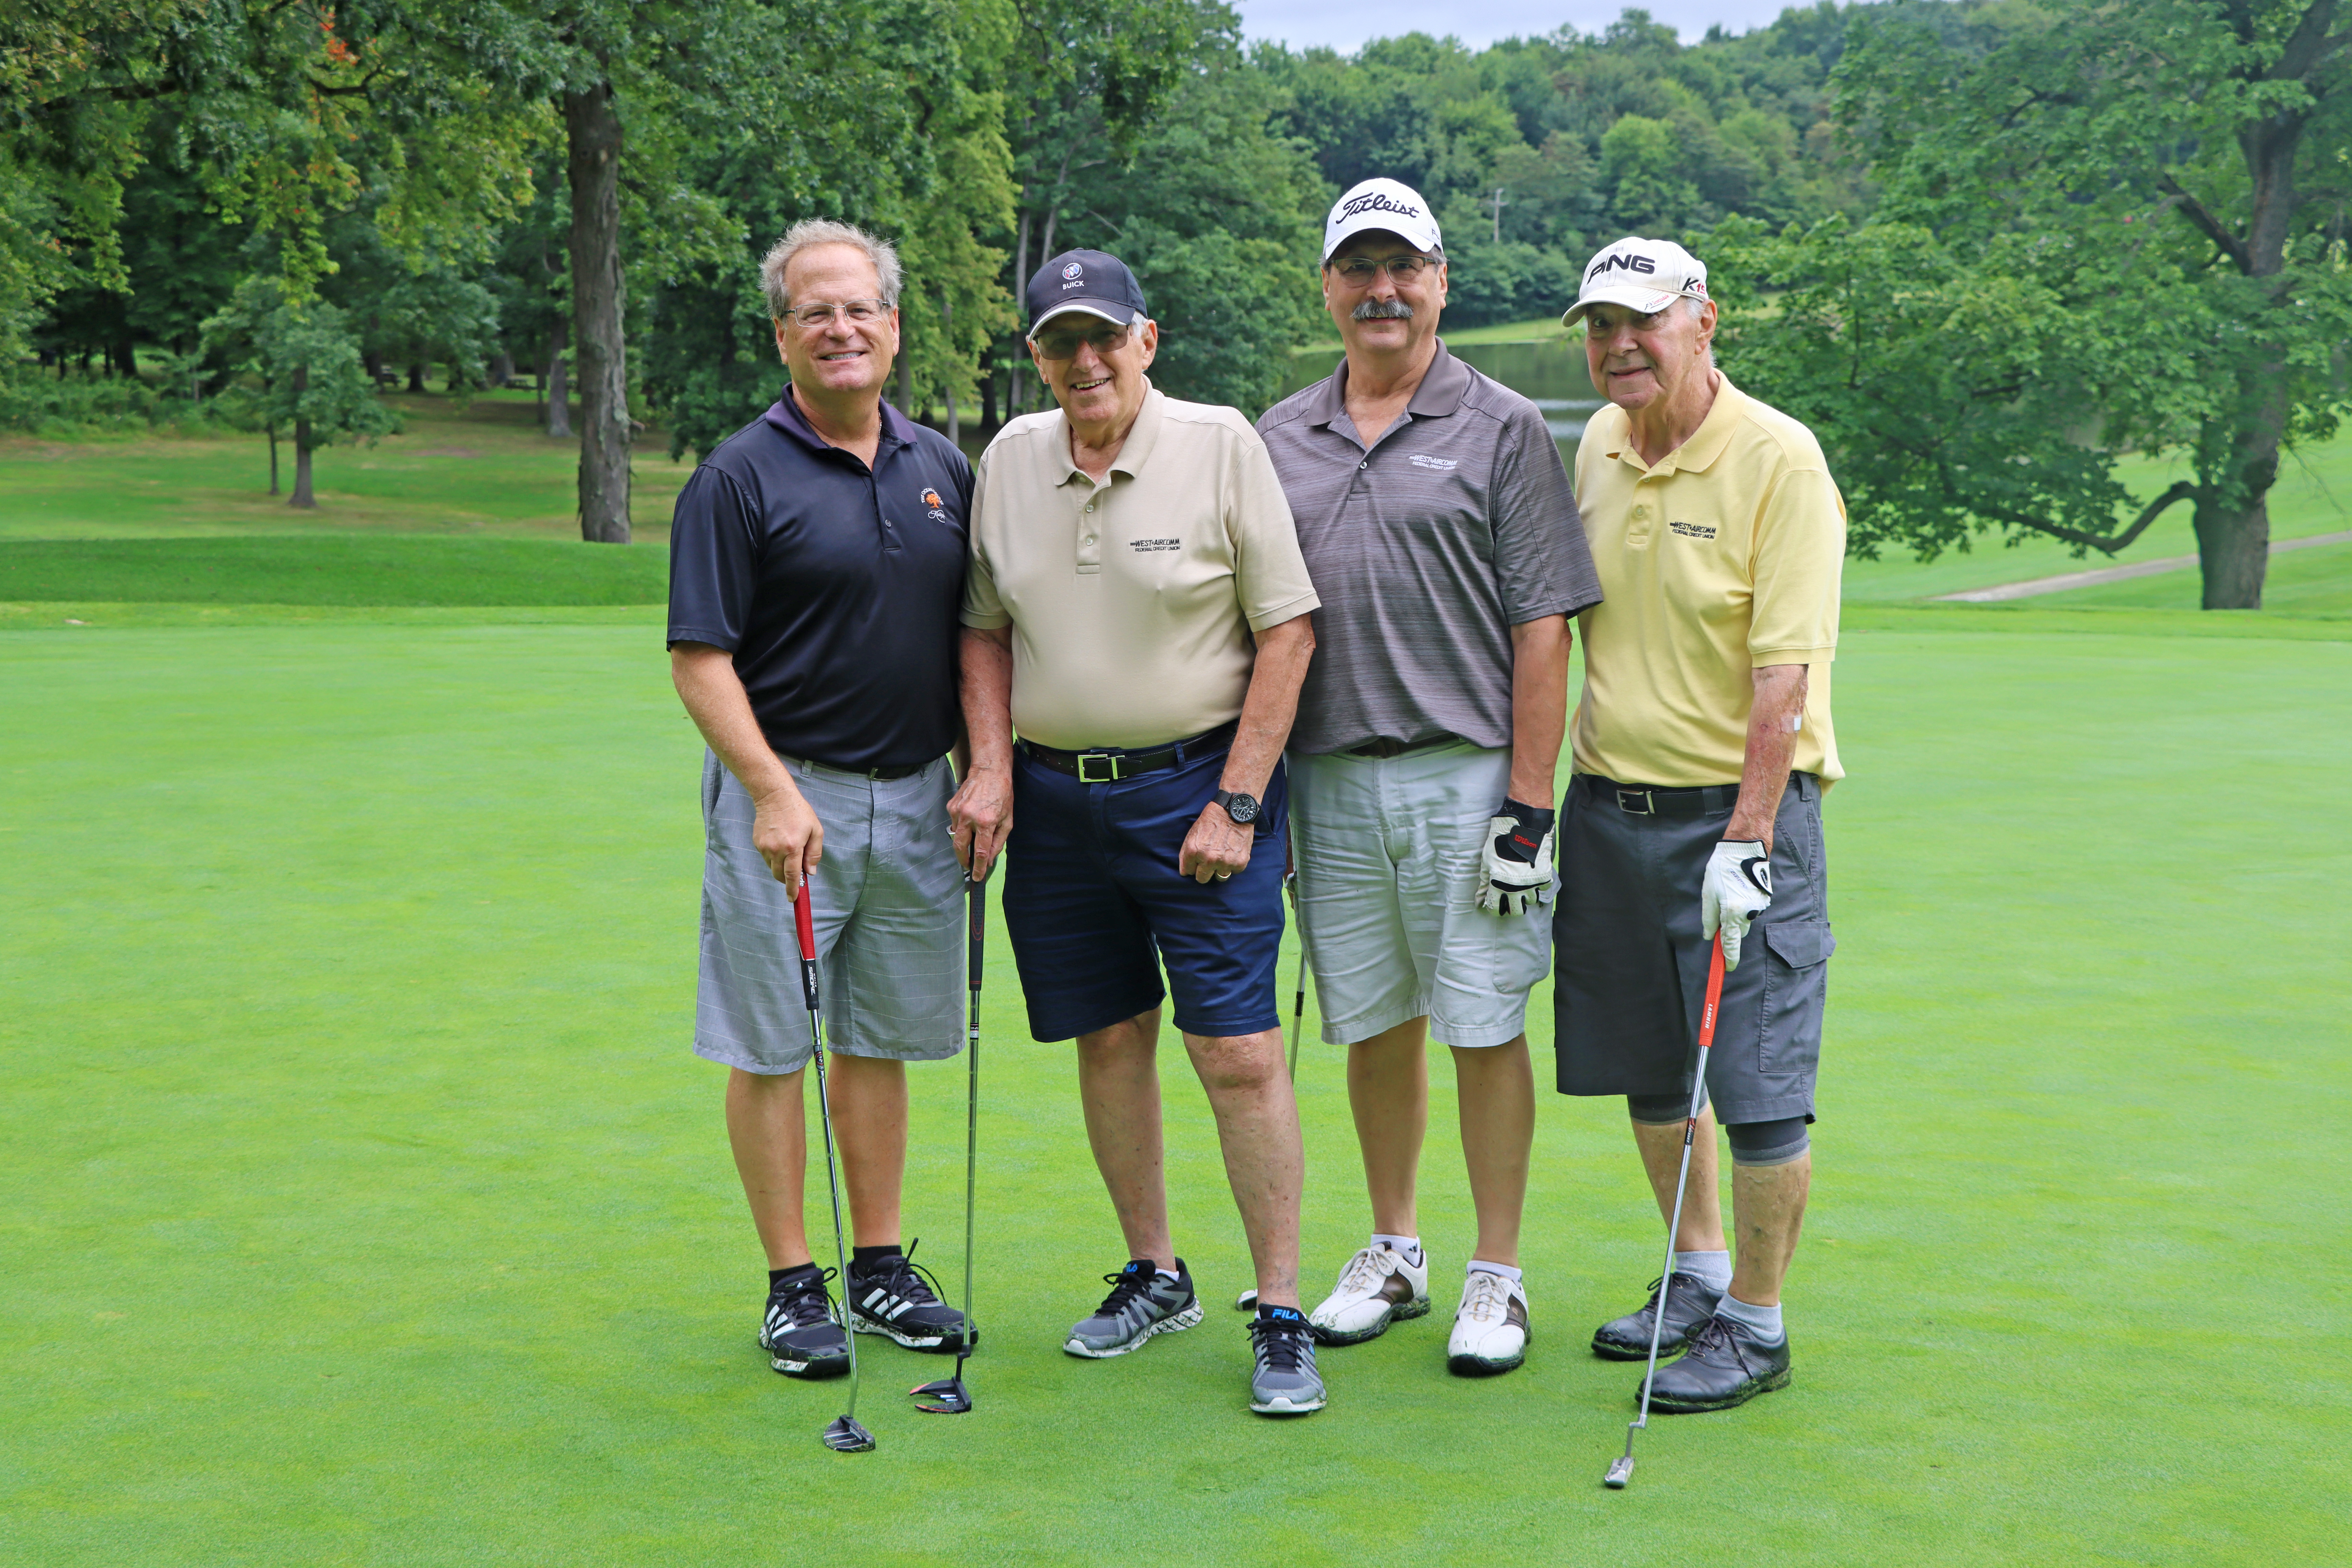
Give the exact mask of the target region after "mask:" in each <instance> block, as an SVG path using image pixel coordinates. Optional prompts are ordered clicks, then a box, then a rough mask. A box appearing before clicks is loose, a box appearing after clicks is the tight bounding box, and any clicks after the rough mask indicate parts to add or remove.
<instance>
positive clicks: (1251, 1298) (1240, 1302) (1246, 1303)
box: [1234, 1288, 1257, 1312]
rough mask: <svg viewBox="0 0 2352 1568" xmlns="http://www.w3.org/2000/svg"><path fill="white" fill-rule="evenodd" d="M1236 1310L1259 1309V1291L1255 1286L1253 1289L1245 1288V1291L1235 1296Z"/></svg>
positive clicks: (1253, 1310)
mask: <svg viewBox="0 0 2352 1568" xmlns="http://www.w3.org/2000/svg"><path fill="white" fill-rule="evenodd" d="M1256 1310H1257V1291H1256V1289H1255V1288H1253V1289H1247V1290H1244V1291H1243V1292H1242V1293H1241V1294H1240V1295H1238V1296H1236V1297H1234V1311H1236V1312H1255V1311H1256Z"/></svg>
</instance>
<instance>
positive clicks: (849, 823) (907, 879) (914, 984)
mask: <svg viewBox="0 0 2352 1568" xmlns="http://www.w3.org/2000/svg"><path fill="white" fill-rule="evenodd" d="M790 765H791V767H792V770H793V784H797V785H798V786H799V787H800V792H801V794H802V795H803V797H805V798H806V799H807V801H808V803H809V805H810V808H811V809H813V810H814V812H815V813H816V819H817V821H819V822H820V823H822V824H824V858H821V859H820V860H818V862H817V866H816V870H815V872H814V874H812V875H811V876H810V878H809V898H810V900H811V906H812V907H811V913H812V914H813V915H814V923H815V926H816V951H817V984H818V987H819V989H820V992H821V995H820V997H819V1000H821V1001H822V1002H823V1003H824V1028H825V1038H826V1040H827V1042H828V1043H829V1044H830V1046H831V1047H832V1049H833V1050H834V1051H835V1054H837V1055H841V1056H851V1057H883V1058H891V1059H895V1060H898V1061H938V1060H940V1059H941V1058H947V1057H951V1056H953V1055H955V1054H956V1051H957V1050H958V1049H959V1048H960V1047H961V1046H962V1045H963V1038H964V1016H963V1011H964V996H965V991H964V977H963V961H964V933H963V924H964V912H963V887H964V876H963V868H962V867H961V866H960V865H958V864H957V862H956V858H955V849H954V847H953V846H952V845H951V844H950V843H949V841H948V795H949V794H950V791H951V789H952V787H953V784H954V780H953V778H952V776H951V773H952V770H951V769H950V767H949V765H948V761H947V759H946V758H945V757H941V758H940V760H939V761H937V762H935V763H931V764H930V765H929V767H927V768H925V769H924V770H923V771H922V772H920V773H912V774H909V775H908V777H906V778H903V779H869V778H867V777H866V776H865V775H864V774H863V773H843V772H840V771H839V770H837V769H834V768H828V767H824V766H822V765H820V764H818V763H801V762H794V763H791V764H790ZM754 815H755V813H754V811H753V809H752V805H751V796H750V795H746V794H745V793H744V790H743V785H742V783H741V781H740V780H738V779H737V778H736V777H735V775H734V774H733V773H729V772H728V771H727V770H726V768H724V767H723V766H721V765H720V764H719V759H718V758H717V757H716V756H714V755H712V754H711V753H710V752H704V753H703V758H702V822H703V833H704V846H705V847H704V853H703V861H702V965H701V972H700V974H699V976H698V984H697V986H696V993H695V1008H694V1054H695V1055H696V1056H698V1057H703V1058H708V1059H709V1060H711V1061H714V1062H723V1063H725V1064H726V1065H727V1066H729V1067H734V1068H742V1069H743V1070H744V1071H745V1072H756V1073H793V1072H798V1071H799V1070H800V1069H801V1068H803V1067H806V1066H807V1065H808V1059H809V1016H808V1005H807V1004H806V1002H804V1001H803V998H802V996H801V970H800V943H799V941H798V939H797V938H796V937H795V936H794V934H793V904H792V900H790V899H787V898H786V897H784V885H783V884H782V882H779V881H777V880H776V879H775V876H774V874H773V873H772V872H771V871H770V870H769V869H768V863H767V861H765V860H763V859H761V858H760V852H759V851H758V850H756V849H754V848H752V847H751V822H752V818H753V816H754Z"/></svg>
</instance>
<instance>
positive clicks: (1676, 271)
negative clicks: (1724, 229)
mask: <svg viewBox="0 0 2352 1568" xmlns="http://www.w3.org/2000/svg"><path fill="white" fill-rule="evenodd" d="M1706 297H1707V293H1706V262H1704V261H1701V260H1700V259H1699V258H1697V257H1696V256H1693V255H1692V254H1691V253H1690V252H1689V251H1687V250H1685V249H1684V248H1683V247H1681V246H1679V245H1676V244H1675V242H1674V241H1673V240H1671V239H1643V238H1642V237H1640V236H1638V235H1628V236H1627V237H1625V238H1623V239H1621V240H1619V241H1618V242H1617V243H1616V244H1614V245H1611V246H1605V247H1602V248H1601V250H1600V251H1598V252H1596V253H1595V254H1594V256H1593V258H1592V259H1591V261H1590V262H1587V263H1586V264H1585V268H1584V289H1583V292H1581V293H1580V294H1578V295H1577V297H1576V303H1575V304H1573V305H1570V307H1569V308H1568V310H1567V313H1566V314H1564V315H1562V316H1561V317H1560V319H1559V324H1560V325H1561V326H1563V327H1572V326H1574V325H1576V323H1577V322H1578V321H1580V320H1581V319H1582V318H1583V316H1584V313H1585V312H1586V311H1587V310H1591V309H1592V307H1593V306H1595V305H1622V306H1624V307H1625V308H1626V309H1627V310H1633V311H1635V312H1637V313H1639V314H1641V315H1644V316H1649V315H1654V314H1656V313H1657V312H1658V311H1660V310H1664V309H1665V308H1666V307H1667V306H1668V305H1671V304H1673V303H1674V302H1675V300H1684V299H1689V300H1704V299H1706Z"/></svg>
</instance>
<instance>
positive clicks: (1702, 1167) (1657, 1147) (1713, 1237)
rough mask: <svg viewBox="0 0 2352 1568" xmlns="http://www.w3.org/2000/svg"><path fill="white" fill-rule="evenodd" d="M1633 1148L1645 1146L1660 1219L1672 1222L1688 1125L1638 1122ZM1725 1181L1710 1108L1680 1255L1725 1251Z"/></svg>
mask: <svg viewBox="0 0 2352 1568" xmlns="http://www.w3.org/2000/svg"><path fill="white" fill-rule="evenodd" d="M1633 1142H1635V1143H1637V1144H1639V1145H1640V1146H1641V1150H1642V1164H1643V1168H1644V1169H1645V1170H1647V1171H1648V1172H1649V1174H1650V1191H1651V1192H1653V1193H1654V1194H1657V1199H1658V1217H1659V1218H1660V1219H1666V1218H1669V1217H1671V1216H1672V1215H1673V1214H1674V1210H1675V1173H1676V1172H1677V1171H1679V1170H1680V1169H1681V1168H1682V1162H1683V1124H1682V1123H1681V1122H1679V1121H1671V1122H1668V1123H1666V1124H1665V1125H1664V1126H1653V1125H1651V1124H1650V1123H1648V1122H1644V1121H1636V1122H1634V1123H1633ZM1720 1180H1721V1178H1720V1176H1719V1174H1718V1167H1717V1164H1716V1159H1715V1110H1714V1108H1713V1107H1712V1106H1710V1107H1708V1108H1707V1109H1706V1110H1702V1111H1700V1112H1699V1115H1698V1131H1697V1132H1696V1134H1695V1135H1694V1141H1693V1142H1692V1144H1691V1168H1690V1189H1689V1191H1688V1193H1687V1194H1685V1196H1684V1198H1683V1223H1682V1228H1681V1229H1680V1230H1679V1231H1677V1232H1676V1233H1675V1251H1676V1252H1721V1251H1723V1250H1724V1240H1723V1194H1721V1193H1720V1192H1718V1191H1717V1185H1718V1184H1719V1182H1720ZM1740 1300H1747V1298H1746V1297H1744V1296H1743V1297H1741V1298H1740ZM1754 1304H1755V1305H1756V1306H1759V1307H1761V1306H1763V1305H1765V1304H1766V1303H1764V1302H1762V1301H1758V1302H1756V1303H1754Z"/></svg>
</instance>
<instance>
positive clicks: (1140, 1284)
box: [1095, 1259, 1160, 1318]
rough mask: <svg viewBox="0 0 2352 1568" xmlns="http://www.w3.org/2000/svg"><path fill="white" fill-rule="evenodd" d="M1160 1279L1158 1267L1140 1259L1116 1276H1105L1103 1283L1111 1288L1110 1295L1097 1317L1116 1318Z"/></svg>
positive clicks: (1096, 1310)
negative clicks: (1130, 1302)
mask: <svg viewBox="0 0 2352 1568" xmlns="http://www.w3.org/2000/svg"><path fill="white" fill-rule="evenodd" d="M1159 1278H1160V1270H1159V1267H1158V1265H1156V1264H1152V1263H1149V1262H1143V1261H1142V1260H1140V1259H1139V1260H1138V1262H1136V1263H1130V1264H1129V1265H1128V1266H1127V1267H1126V1268H1122V1269H1120V1270H1119V1271H1118V1273H1116V1274H1106V1275H1104V1276H1103V1283H1104V1284H1106V1285H1108V1286H1109V1287H1110V1294H1109V1295H1108V1296H1106V1297H1104V1298H1103V1304H1102V1305H1101V1306H1099V1307H1097V1308H1096V1309H1095V1313H1096V1315H1097V1317H1104V1318H1116V1317H1117V1316H1118V1314H1119V1312H1120V1311H1121V1310H1123V1309H1124V1308H1125V1307H1126V1306H1127V1304H1128V1303H1129V1301H1132V1300H1135V1299H1136V1298H1137V1297H1138V1296H1140V1295H1142V1294H1143V1293H1144V1292H1145V1291H1147V1290H1149V1289H1151V1287H1152V1286H1153V1284H1155V1283H1156V1282H1157V1281H1158V1280H1159Z"/></svg>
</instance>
